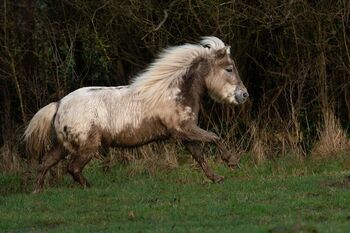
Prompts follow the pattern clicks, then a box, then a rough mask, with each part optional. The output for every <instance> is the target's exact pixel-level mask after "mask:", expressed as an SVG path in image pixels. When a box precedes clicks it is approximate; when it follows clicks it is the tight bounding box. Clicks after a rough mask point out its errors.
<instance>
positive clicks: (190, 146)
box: [183, 141, 224, 183]
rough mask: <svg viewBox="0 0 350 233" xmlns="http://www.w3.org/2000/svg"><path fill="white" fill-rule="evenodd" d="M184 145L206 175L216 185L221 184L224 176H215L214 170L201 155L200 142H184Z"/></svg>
mask: <svg viewBox="0 0 350 233" xmlns="http://www.w3.org/2000/svg"><path fill="white" fill-rule="evenodd" d="M183 144H184V145H185V147H186V148H187V150H188V151H189V152H190V153H191V155H192V157H193V158H194V159H195V160H196V161H197V163H198V164H199V165H200V166H201V168H202V170H203V172H204V174H205V175H206V176H207V177H208V179H210V180H211V181H213V182H214V183H219V182H220V181H222V180H223V179H224V177H223V176H220V175H217V174H215V172H214V171H213V169H212V168H211V167H210V166H209V165H208V164H207V162H206V161H205V158H204V156H203V155H202V153H201V150H200V146H199V145H198V142H194V141H184V142H183Z"/></svg>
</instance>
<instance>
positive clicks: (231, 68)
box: [225, 66, 233, 73]
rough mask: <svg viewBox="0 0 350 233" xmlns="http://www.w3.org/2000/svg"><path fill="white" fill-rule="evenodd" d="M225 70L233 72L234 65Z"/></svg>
mask: <svg viewBox="0 0 350 233" xmlns="http://www.w3.org/2000/svg"><path fill="white" fill-rule="evenodd" d="M225 70H226V71H227V72H229V73H232V71H233V67H232V66H229V67H226V68H225Z"/></svg>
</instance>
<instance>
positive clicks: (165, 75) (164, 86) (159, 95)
mask: <svg viewBox="0 0 350 233" xmlns="http://www.w3.org/2000/svg"><path fill="white" fill-rule="evenodd" d="M223 47H225V44H224V43H223V42H222V41H221V40H220V39H219V38H217V37H213V36H211V37H203V38H202V41H201V42H200V44H185V45H181V46H174V47H170V48H167V49H165V50H164V51H163V52H162V53H161V54H160V55H159V58H158V59H156V60H155V61H154V62H153V63H152V64H151V65H150V66H149V67H148V68H147V69H146V71H145V72H143V73H141V74H140V75H138V76H136V77H135V78H134V80H133V81H132V83H131V85H130V87H131V88H133V89H134V91H135V92H136V93H137V94H138V98H140V99H142V100H143V101H145V102H146V103H147V104H148V106H149V107H151V106H154V105H155V104H156V103H157V102H158V101H162V100H164V98H169V96H170V95H171V93H173V92H174V91H177V90H178V91H179V86H180V84H181V81H182V77H183V76H184V75H185V74H186V72H187V71H188V70H189V69H190V67H191V65H192V63H193V61H194V60H195V59H196V58H198V57H204V58H206V57H209V56H210V55H212V54H213V52H215V51H216V50H218V49H221V48H223Z"/></svg>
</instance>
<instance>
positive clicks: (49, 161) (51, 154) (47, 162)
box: [33, 146, 65, 193]
mask: <svg viewBox="0 0 350 233" xmlns="http://www.w3.org/2000/svg"><path fill="white" fill-rule="evenodd" d="M64 156H65V151H64V149H63V148H62V147H61V146H54V147H53V148H51V149H50V150H49V151H48V152H47V153H46V154H45V155H44V156H43V159H42V161H41V163H40V164H39V167H38V177H37V179H36V186H35V190H34V192H33V193H40V192H42V191H43V186H44V181H45V176H46V174H47V172H48V171H49V170H50V168H52V167H53V166H54V165H56V164H57V163H58V162H59V161H60V160H61V159H63V158H64Z"/></svg>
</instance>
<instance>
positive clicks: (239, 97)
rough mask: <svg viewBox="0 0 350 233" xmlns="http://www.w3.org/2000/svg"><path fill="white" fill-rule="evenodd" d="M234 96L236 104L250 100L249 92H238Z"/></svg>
mask: <svg viewBox="0 0 350 233" xmlns="http://www.w3.org/2000/svg"><path fill="white" fill-rule="evenodd" d="M233 96H234V100H235V101H234V102H235V103H236V104H243V103H244V102H245V101H246V100H247V99H248V97H249V94H248V92H247V91H242V90H238V91H236V92H235V93H234V94H233Z"/></svg>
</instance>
